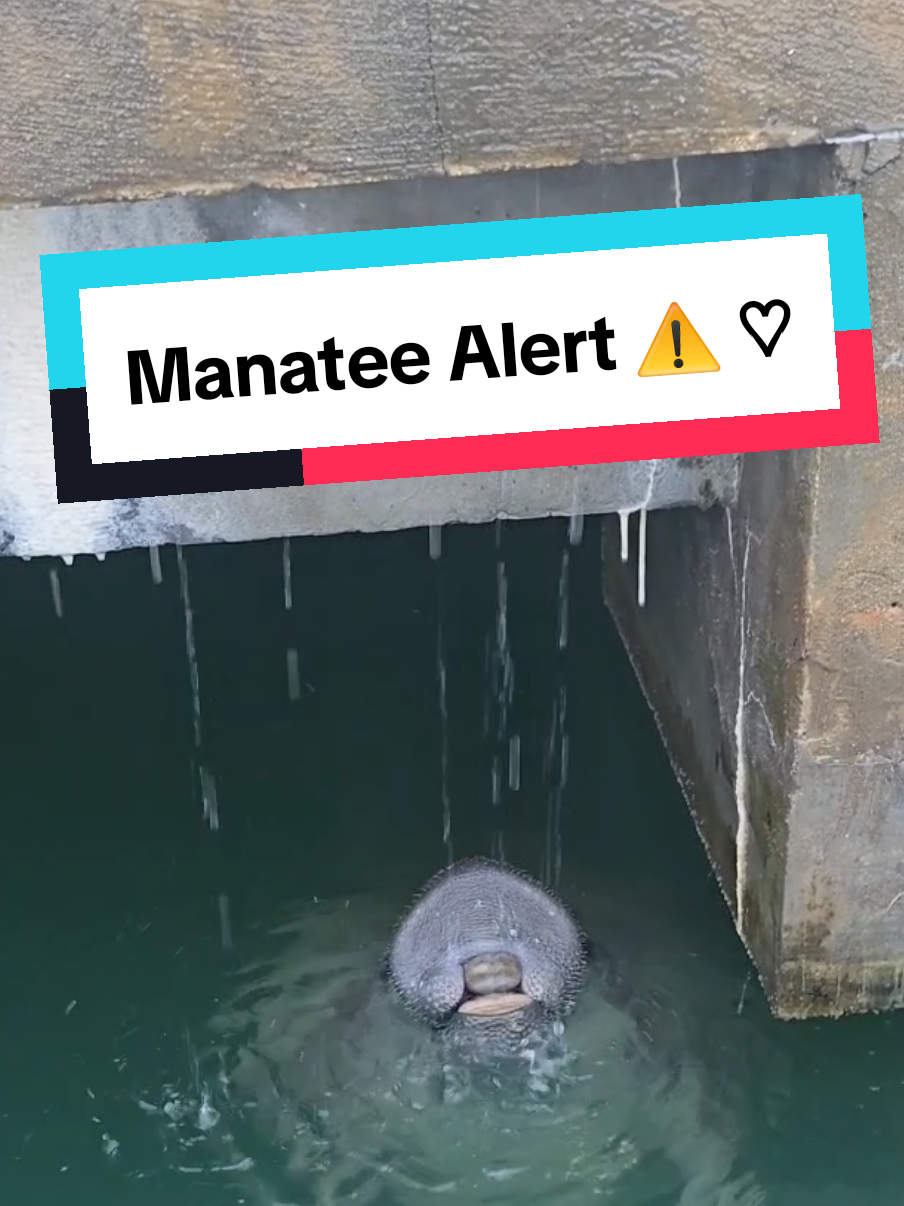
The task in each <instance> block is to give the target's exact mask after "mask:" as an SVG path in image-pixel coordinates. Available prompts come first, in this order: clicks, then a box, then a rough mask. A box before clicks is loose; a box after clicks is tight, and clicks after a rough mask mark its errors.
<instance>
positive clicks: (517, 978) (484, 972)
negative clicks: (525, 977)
mask: <svg viewBox="0 0 904 1206" xmlns="http://www.w3.org/2000/svg"><path fill="white" fill-rule="evenodd" d="M463 970H464V975H465V985H466V986H467V989H468V991H469V992H472V993H474V995H475V996H486V995H487V994H489V993H497V992H514V990H515V989H516V988H518V987H519V986H520V984H521V964H520V962H519V961H518V960H517V959H516V958H515V956H514V955H509V954H505V953H502V952H500V953H498V954H493V955H475V956H474V958H473V959H468V961H467V962H466V963H465V964H464V968H463Z"/></svg>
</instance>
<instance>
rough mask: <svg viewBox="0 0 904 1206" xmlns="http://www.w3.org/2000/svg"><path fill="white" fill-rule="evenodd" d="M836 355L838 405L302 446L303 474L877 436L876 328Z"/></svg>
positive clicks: (358, 474) (844, 339)
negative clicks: (784, 411)
mask: <svg viewBox="0 0 904 1206" xmlns="http://www.w3.org/2000/svg"><path fill="white" fill-rule="evenodd" d="M835 354H836V357H837V361H838V385H839V397H840V400H841V408H840V409H839V410H810V411H797V412H792V413H790V414H778V415H739V416H732V417H730V418H721V419H677V420H675V421H674V422H668V423H635V424H625V425H623V426H618V427H586V428H576V429H571V430H566V431H535V432H534V431H532V432H519V433H516V434H511V435H482V436H455V437H451V438H449V439H442V440H410V441H409V440H406V441H401V442H398V443H389V444H349V445H346V446H344V447H340V448H310V449H305V450H304V483H305V485H306V486H314V485H323V484H326V483H328V482H366V481H387V480H390V479H395V478H407V477H443V476H446V475H448V474H453V473H485V472H498V471H500V470H515V469H548V468H553V467H556V466H561V465H601V464H607V463H612V462H617V461H646V460H665V459H667V458H670V457H680V456H717V455H722V454H727V453H741V452H766V451H775V450H779V449H784V448H823V447H834V446H839V445H845V444H877V443H878V442H879V420H878V408H877V404H876V379H875V369H874V364H873V341H872V332H871V331H868V330H867V331H836V333H835Z"/></svg>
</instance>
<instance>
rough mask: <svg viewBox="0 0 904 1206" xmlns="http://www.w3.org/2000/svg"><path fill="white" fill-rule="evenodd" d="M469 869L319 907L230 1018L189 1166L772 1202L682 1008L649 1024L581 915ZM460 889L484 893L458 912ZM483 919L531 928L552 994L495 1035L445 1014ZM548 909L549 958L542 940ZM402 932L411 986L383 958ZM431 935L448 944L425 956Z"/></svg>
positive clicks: (277, 1190) (287, 1187) (487, 932)
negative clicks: (393, 893) (408, 891)
mask: <svg viewBox="0 0 904 1206" xmlns="http://www.w3.org/2000/svg"><path fill="white" fill-rule="evenodd" d="M468 867H469V870H468V872H467V875H464V874H463V872H462V869H461V868H459V870H458V872H453V873H452V874H451V875H449V876H448V877H447V876H441V877H439V878H438V879H437V880H434V881H433V883H432V885H430V886H429V887H428V890H427V891H426V892H425V894H423V895H422V896H421V897H420V898H419V900H418V901H417V902H416V903H415V905H414V906H413V907H412V908H410V909H409V910H408V911H407V912H405V913H404V914H403V918H402V921H401V924H398V923H397V917H398V914H396V917H393V916H392V915H391V914H390V913H388V912H387V908H386V903H385V902H379V901H373V900H370V899H364V900H350V901H345V902H338V903H337V904H336V905H333V906H324V905H317V906H307V907H305V909H304V910H303V911H302V912H301V914H300V916H299V917H298V918H297V919H296V920H295V922H293V924H292V925H291V926H290V927H287V928H286V929H285V930H284V931H283V932H282V933H281V934H280V935H279V941H280V949H279V950H278V951H276V952H275V953H274V957H273V958H272V959H271V960H268V961H267V962H265V963H261V964H258V965H257V966H255V967H254V968H249V969H247V971H246V973H245V974H244V976H243V980H244V983H243V986H242V990H241V991H240V992H239V993H238V994H237V996H236V997H235V998H234V1000H233V1001H232V1002H231V1004H230V1005H229V1006H224V1007H223V1008H222V1009H221V1011H220V1012H219V1013H218V1015H217V1016H216V1018H215V1019H214V1021H213V1029H214V1032H215V1036H216V1037H215V1041H214V1043H213V1045H212V1046H211V1048H210V1049H209V1050H208V1051H207V1052H205V1053H202V1054H201V1055H200V1057H199V1068H200V1072H199V1075H198V1077H196V1079H195V1083H194V1091H195V1092H196V1093H200V1097H201V1098H202V1111H203V1110H204V1109H206V1110H207V1113H206V1115H205V1119H206V1121H205V1122H204V1124H203V1126H202V1122H201V1117H200V1113H199V1112H198V1110H197V1108H195V1110H194V1113H193V1114H192V1113H191V1112H190V1111H188V1112H186V1114H185V1118H186V1122H185V1123H183V1124H181V1125H182V1126H183V1131H182V1132H180V1135H181V1141H183V1142H184V1151H183V1152H182V1154H181V1155H180V1157H179V1160H180V1163H181V1164H183V1165H188V1164H189V1163H191V1162H195V1163H197V1162H198V1161H199V1152H200V1151H201V1150H202V1149H201V1148H200V1147H199V1146H198V1144H199V1143H203V1145H204V1146H203V1150H204V1151H205V1152H207V1157H206V1159H207V1165H206V1167H207V1168H208V1169H210V1170H217V1171H218V1172H219V1173H225V1174H226V1177H224V1181H225V1180H227V1179H229V1178H233V1179H234V1180H235V1189H236V1194H237V1196H236V1197H235V1198H233V1199H224V1201H229V1200H232V1201H244V1202H246V1203H249V1206H250V1204H251V1203H253V1204H254V1206H309V1204H314V1206H341V1204H342V1203H346V1202H355V1203H358V1204H360V1206H422V1204H423V1203H424V1202H425V1201H428V1200H431V1199H432V1198H433V1197H438V1198H439V1199H440V1200H441V1201H442V1202H444V1203H448V1206H482V1204H484V1203H485V1204H487V1206H508V1204H514V1203H516V1202H517V1203H518V1206H529V1204H530V1203H536V1206H550V1204H552V1203H555V1206H586V1203H587V1202H589V1201H594V1200H597V1201H603V1202H606V1201H609V1202H612V1203H613V1206H650V1204H652V1203H653V1202H655V1203H656V1204H657V1206H659V1203H661V1202H666V1201H667V1202H669V1203H674V1204H675V1206H761V1203H762V1202H763V1199H762V1196H761V1195H760V1193H759V1191H758V1190H757V1188H756V1186H755V1185H754V1184H753V1183H752V1182H751V1180H750V1178H749V1177H746V1178H742V1179H737V1178H736V1177H735V1172H734V1163H735V1149H734V1141H733V1132H732V1128H731V1123H730V1119H729V1118H728V1117H727V1116H726V1115H725V1113H724V1110H722V1109H720V1107H719V1104H718V1103H717V1104H716V1105H715V1106H714V1104H713V1102H712V1101H711V1100H710V1096H709V1092H708V1088H709V1086H708V1084H707V1082H706V1080H705V1079H704V1077H703V1076H702V1074H701V1069H700V1067H699V1065H698V1064H697V1062H696V1060H695V1059H693V1058H689V1057H688V1056H687V1053H686V1052H685V1051H684V1050H683V1043H684V1039H683V1036H682V1033H681V1028H680V1024H677V1019H675V1018H674V1017H673V1016H672V1015H671V1014H670V1013H669V1011H667V1010H660V1015H661V1016H660V1017H659V1018H658V1019H657V1018H655V1017H654V1018H653V1022H652V1025H651V1016H652V1015H653V1014H655V1013H656V1010H655V1009H652V1010H651V1009H650V1008H646V1007H637V1002H636V1001H634V1002H631V1001H628V1002H625V1001H619V1000H614V999H613V998H612V995H611V985H612V978H611V976H610V975H609V972H608V969H607V968H606V967H605V966H602V965H600V964H599V963H594V962H593V961H591V964H590V966H589V967H585V966H584V960H583V955H582V954H581V955H580V957H579V954H578V952H579V951H580V940H579V938H578V939H577V946H575V945H574V942H575V935H576V934H577V928H576V927H575V926H574V922H573V921H571V919H570V918H569V916H568V914H567V913H566V912H565V911H564V910H563V909H562V908H561V906H560V905H558V903H557V902H555V901H553V899H552V897H548V896H546V895H545V894H544V893H543V892H542V889H538V887H537V885H534V884H532V883H531V881H529V880H526V879H523V878H519V877H517V876H515V875H513V873H511V872H508V871H505V872H502V873H500V872H499V870H498V868H496V869H494V868H493V866H492V864H482V865H481V866H480V867H478V865H477V864H469V865H468ZM472 874H473V875H474V876H475V877H476V878H473V879H472V878H470V877H471V876H472ZM458 875H461V878H460V879H459V878H458ZM443 885H446V887H448V888H450V889H451V896H450V895H448V894H447V893H446V891H445V889H444V888H443ZM465 887H467V891H466V892H465V891H464V888H465ZM452 899H459V901H462V902H464V901H468V900H469V901H471V903H472V904H474V905H476V902H477V901H479V902H480V907H479V908H476V907H475V908H473V909H471V911H470V913H469V909H468V906H467V904H464V905H463V912H462V913H460V915H459V916H455V912H456V911H455V909H452V908H450V901H451V900H452ZM516 901H523V902H525V903H524V904H523V911H522V912H520V913H518V912H517V911H516V912H515V913H513V912H512V911H511V910H512V909H513V908H514V907H515V902H516ZM528 902H529V903H528ZM440 905H442V908H440V907H439V906H440ZM494 910H495V911H494ZM469 916H470V918H471V920H470V922H469V920H468V919H469ZM474 918H478V919H480V925H479V926H478V929H479V930H480V933H481V934H482V935H483V937H482V938H481V939H480V940H479V941H487V942H489V941H490V939H492V940H493V943H495V941H496V940H497V939H498V938H499V937H500V936H501V935H503V934H505V933H506V932H507V931H508V930H510V929H512V928H514V929H515V930H516V931H517V935H518V936H517V937H516V938H511V935H509V937H510V938H511V941H512V942H513V943H514V942H520V943H522V944H523V945H522V946H521V947H520V948H519V949H520V952H521V954H520V957H521V958H524V960H525V962H526V964H527V966H528V967H529V968H535V972H532V973H531V975H532V977H533V975H534V974H539V975H540V980H539V981H536V980H534V979H533V978H532V979H531V983H532V984H533V985H534V987H535V988H536V986H537V983H538V982H539V983H541V984H542V986H543V991H544V992H545V993H548V995H546V996H545V997H544V1004H543V1007H542V1008H541V1009H540V1010H539V1011H537V1012H535V1013H534V1014H533V1015H532V1019H531V1021H530V1023H527V1022H525V1021H523V1020H522V1021H520V1022H519V1027H520V1029H519V1030H518V1033H517V1037H516V1038H513V1034H512V1031H511V1030H510V1029H509V1028H508V1027H507V1026H506V1025H503V1026H502V1027H501V1029H500V1030H499V1031H498V1034H497V1037H496V1038H489V1039H486V1040H484V1039H483V1038H481V1039H480V1041H478V1042H476V1043H475V1041H473V1040H474V1035H475V1033H477V1034H480V1035H487V1034H489V1032H487V1031H484V1030H480V1031H479V1032H474V1031H470V1030H465V1031H456V1029H455V1027H452V1028H451V1029H450V1028H449V1025H448V1018H447V1017H446V1016H445V1015H444V1014H443V1013H442V1010H441V1009H438V1008H437V1006H438V1005H443V1004H445V1005H448V1001H449V1000H450V999H451V997H449V996H447V997H442V998H440V997H438V996H437V995H436V993H435V986H436V984H437V983H440V982H446V980H445V978H444V977H443V976H441V977H439V978H437V977H436V976H435V975H434V974H432V973H433V970H434V969H435V968H436V967H437V966H438V967H441V968H446V969H447V970H448V969H449V968H451V967H452V966H453V956H454V957H461V955H462V954H463V953H464V951H465V949H466V948H467V949H470V948H468V947H467V944H468V942H473V941H477V939H475V938H474V937H473V934H474ZM543 919H547V921H546V922H545V924H546V923H548V929H547V930H546V932H545V933H544V935H542V938H541V941H540V942H538V943H536V944H534V945H535V946H536V947H537V949H538V950H539V949H541V948H542V949H543V950H544V951H545V952H546V954H545V956H544V957H542V958H540V959H538V961H537V963H536V965H535V964H533V963H531V958H533V956H532V955H531V957H530V958H528V953H527V952H528V949H529V948H528V947H527V945H526V937H525V935H526V934H527V933H528V932H529V930H530V927H531V926H533V927H535V926H537V925H538V924H540V922H541V920H543ZM393 931H394V938H393V939H392V940H391V945H390V950H389V958H388V964H389V979H390V980H391V981H394V988H393V986H392V985H391V984H389V983H387V982H386V979H385V978H384V977H381V976H380V974H379V970H380V967H381V965H385V963H386V953H387V950H386V943H387V936H388V935H390V936H391V935H392V934H393ZM592 933H593V931H592V930H591V934H592ZM424 935H433V936H434V937H433V939H432V942H433V944H438V945H439V947H440V951H439V959H438V960H437V959H435V958H434V959H431V958H429V957H428V956H427V955H421V954H419V952H420V951H421V949H422V947H423V945H424V944H423V938H424ZM468 935H471V937H468ZM538 937H540V936H539V935H538ZM456 943H458V946H456ZM554 952H557V954H553V953H554ZM554 963H555V965H556V968H555V971H553V970H552V965H553V964H554ZM400 966H401V968H402V973H401V974H399V973H398V971H397V970H394V969H398V968H399V967H400ZM493 966H494V968H495V967H497V965H495V964H494V965H493ZM547 966H548V967H549V972H548V973H547V974H540V973H542V969H543V968H545V967H547ZM507 967H508V965H507V964H506V963H505V962H504V961H501V962H500V963H499V964H498V968H501V969H502V971H501V973H500V974H502V976H503V983H504V985H507V984H508V982H509V981H508V980H507V979H506V978H505V976H506V975H507V972H506V968H507ZM536 969H540V971H539V972H537V971H536ZM425 972H426V973H427V975H426V979H425V978H424V973H425ZM491 978H492V976H491ZM423 984H427V985H429V986H431V988H430V990H429V991H428V997H429V1000H430V1001H431V1002H433V1012H432V1013H431V1012H430V1010H429V1009H428V1008H427V1007H426V1006H425V1005H423V1004H422V1001H423V1000H424V999H425V998H423V997H422V996H421V995H420V991H419V988H418V986H419V985H423ZM406 986H407V987H406ZM546 986H549V987H546ZM552 986H555V987H552ZM537 991H538V995H539V993H540V990H539V989H537ZM406 993H407V994H408V999H407V1002H406V996H405V994H406ZM412 994H413V995H412ZM399 998H401V1000H400V999H399ZM641 1005H642V1006H643V1005H644V1003H643V1002H641ZM646 1005H649V1002H646ZM663 1023H664V1024H663ZM476 1025H483V1023H475V1026H476ZM452 1036H454V1038H453V1037H452ZM500 1037H501V1041H497V1039H498V1038H500ZM167 1114H168V1115H169V1116H170V1117H172V1113H171V1111H169V1110H167ZM714 1116H715V1119H716V1121H715V1122H714V1121H713V1117H714ZM192 1119H194V1121H192ZM212 1120H213V1121H212ZM166 1125H167V1127H168V1135H167V1142H168V1145H169V1149H170V1150H171V1151H172V1150H173V1132H174V1130H176V1129H177V1128H176V1125H175V1124H174V1123H167V1124H166ZM199 1130H203V1131H204V1134H203V1136H199V1134H198V1131H199ZM177 1150H178V1149H177ZM189 1153H190V1159H189Z"/></svg>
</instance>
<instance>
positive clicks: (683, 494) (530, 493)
mask: <svg viewBox="0 0 904 1206" xmlns="http://www.w3.org/2000/svg"><path fill="white" fill-rule="evenodd" d="M768 158H770V159H771V160H772V163H773V168H772V177H771V178H773V179H783V178H785V177H787V176H791V177H794V176H795V174H796V173H797V172H799V170H800V168H799V165H798V164H797V163H796V161H795V163H794V164H793V165H792V164H790V163H789V162H786V160H787V156H782V155H778V156H771V157H768ZM805 159H806V160H807V161H808V162H810V163H812V164H815V163H817V162H821V161H822V160H821V158H820V153H818V152H812V151H811V152H808V153H807V154H806V155H805ZM679 179H680V177H679ZM674 200H675V173H674V170H673V167H672V164H671V163H655V164H653V163H651V164H638V165H627V166H622V167H611V168H589V167H584V168H577V169H565V170H559V171H556V170H553V171H550V172H525V173H519V172H515V173H509V174H506V175H505V176H503V177H496V178H491V179H484V178H472V179H467V180H464V179H463V180H456V181H453V180H432V181H418V182H413V183H394V184H387V185H373V186H369V187H368V186H365V187H360V188H358V187H356V188H345V189H325V190H311V191H307V192H300V193H298V192H296V193H277V194H274V193H266V192H261V191H260V190H247V191H246V192H244V193H242V194H236V195H232V196H229V197H222V198H216V199H199V198H195V199H192V198H178V199H172V200H165V201H156V202H138V203H120V204H105V205H93V206H92V205H89V206H74V207H71V208H70V207H61V208H46V209H20V210H7V211H5V212H2V211H0V554H2V553H6V554H9V555H18V556H39V555H62V556H70V555H74V554H77V553H106V552H110V551H112V550H115V549H121V548H129V547H133V546H136V545H159V544H168V543H174V542H178V543H182V544H190V543H206V542H212V541H219V540H232V541H237V540H263V539H267V538H269V537H274V536H300V535H311V534H318V535H324V534H328V533H331V532H345V531H362V532H373V531H381V530H388V529H393V528H404V527H416V526H420V525H422V524H439V523H481V522H487V521H490V520H493V519H496V518H498V517H510V518H528V517H541V516H546V515H569V514H571V513H573V512H575V511H582V512H584V513H588V514H600V513H603V512H606V511H611V510H616V509H618V508H621V507H634V506H638V505H641V504H646V505H648V506H649V507H650V508H660V507H672V506H679V505H701V506H708V505H710V504H712V503H715V502H720V501H721V502H727V501H730V500H731V499H732V498H733V497H734V492H735V487H736V482H737V458H735V457H715V458H709V457H708V458H702V459H700V458H692V459H691V460H683V461H660V462H656V463H651V464H647V463H646V462H641V463H639V464H625V465H602V466H589V467H584V468H563V469H554V470H530V471H522V472H518V473H487V474H471V475H466V476H465V475H458V476H455V477H442V478H420V479H413V480H408V481H399V482H363V483H360V484H357V485H330V486H306V487H304V488H303V489H295V490H292V489H279V490H253V491H240V492H234V493H226V494H223V493H218V494H206V495H205V494H199V495H187V496H183V497H172V498H148V499H133V500H130V501H128V502H107V503H72V504H67V505H65V506H59V505H58V504H57V502H56V494H55V482H54V470H53V456H52V447H53V445H52V438H51V426H50V408H49V401H48V385H47V365H46V357H45V349H44V325H43V310H42V305H41V291H40V275H39V265H38V256H39V255H40V254H42V253H45V252H55V251H79V250H90V249H100V248H105V247H132V246H156V245H160V244H168V243H169V244H172V243H193V242H205V241H211V240H224V239H248V238H260V237H273V236H278V235H289V234H293V235H294V234H310V233H315V232H321V231H324V230H334V231H336V230H359V229H366V228H371V229H373V228H383V227H390V226H404V225H423V224H435V223H450V222H462V221H480V220H491V219H494V218H499V217H506V216H508V217H523V216H533V215H537V216H546V215H551V214H563V213H587V212H591V211H595V212H602V211H605V210H614V209H627V208H632V207H634V208H639V207H644V206H654V207H655V206H666V205H671V204H674Z"/></svg>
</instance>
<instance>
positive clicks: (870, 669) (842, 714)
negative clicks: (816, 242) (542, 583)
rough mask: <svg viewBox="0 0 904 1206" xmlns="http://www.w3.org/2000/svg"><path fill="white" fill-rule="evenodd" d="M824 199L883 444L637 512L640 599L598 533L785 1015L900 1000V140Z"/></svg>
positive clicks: (698, 808)
mask: <svg viewBox="0 0 904 1206" xmlns="http://www.w3.org/2000/svg"><path fill="white" fill-rule="evenodd" d="M686 178H687V177H686ZM838 187H839V188H840V189H847V188H855V189H857V190H858V191H860V192H861V193H862V196H863V201H864V211H865V215H866V235H867V259H868V264H869V273H870V293H871V307H872V319H873V333H874V348H875V359H876V369H877V385H878V391H879V415H880V432H881V444H880V445H879V446H871V447H862V448H832V449H820V450H815V451H812V452H795V451H788V452H779V453H768V454H759V455H748V456H747V457H745V458H744V463H743V466H742V477H741V485H740V491H739V497H738V501H737V503H736V504H735V505H734V506H732V507H730V508H729V509H716V510H713V511H710V512H705V513H703V512H693V511H680V512H672V513H668V514H666V513H663V514H661V515H655V516H650V517H649V524H648V547H647V604H646V606H645V607H644V608H642V609H641V608H640V607H638V605H637V601H636V592H635V580H634V575H635V573H636V550H634V551H632V555H631V558H630V560H629V562H628V564H627V565H623V564H622V562H621V560H620V557H619V533H618V524H617V521H616V522H613V523H611V524H610V526H609V528H608V531H607V534H606V569H605V591H606V596H607V599H608V601H609V603H610V606H611V608H612V610H613V613H614V615H615V617H616V621H617V623H618V625H619V628H620V629H621V632H622V634H623V637H624V639H625V642H626V644H627V647H628V649H629V652H630V655H631V657H632V660H633V662H634V665H635V668H636V670H637V672H638V675H639V677H640V680H641V683H642V685H643V687H644V690H645V692H646V694H647V697H648V698H649V700H650V702H651V704H652V706H653V708H654V710H655V712H656V715H657V718H658V721H659V724H660V728H661V731H662V734H663V738H664V740H665V743H666V746H667V747H668V750H669V753H670V756H671V758H672V761H673V764H674V766H675V769H676V771H677V773H678V776H679V779H680V781H681V783H682V786H683V787H684V790H685V793H686V795H687V797H688V801H689V804H690V807H691V810H692V812H693V815H694V819H695V822H696V824H697V826H698V829H699V831H700V834H701V836H702V838H703V840H704V842H705V844H706V846H707V849H708V851H709V854H710V858H711V860H712V863H713V866H714V868H715V870H716V873H717V875H718V878H719V882H720V884H721V887H722V890H723V892H724V894H725V896H726V899H727V901H728V903H729V906H730V908H731V910H732V913H733V916H734V918H735V923H736V925H737V929H738V932H739V933H740V935H741V937H742V939H743V941H744V942H745V944H746V946H747V948H748V950H749V952H750V954H751V956H752V958H753V960H754V962H755V964H756V966H757V968H758V971H759V973H760V976H761V979H762V981H763V984H764V987H765V989H766V992H767V994H768V996H769V999H770V1001H771V1003H772V1007H773V1009H774V1010H775V1012H776V1013H777V1014H778V1015H779V1016H781V1017H784V1018H798V1017H807V1016H817V1015H821V1016H836V1015H839V1014H842V1013H846V1012H852V1011H864V1010H872V1009H886V1008H890V1007H896V1006H900V1005H902V1004H904V491H902V482H904V157H902V155H901V145H900V144H899V143H897V142H893V143H888V144H885V145H883V146H881V147H879V148H878V149H877V148H876V147H875V146H874V147H872V148H870V150H869V151H867V150H866V148H862V149H857V148H854V150H853V151H851V152H846V153H845V154H844V155H843V156H842V157H841V162H840V164H839V174H838ZM692 193H693V190H692V187H691V185H690V183H688V184H686V196H687V195H688V194H690V196H689V197H688V203H689V204H692V203H693V200H692V199H691V197H692ZM635 543H636V541H635Z"/></svg>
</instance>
